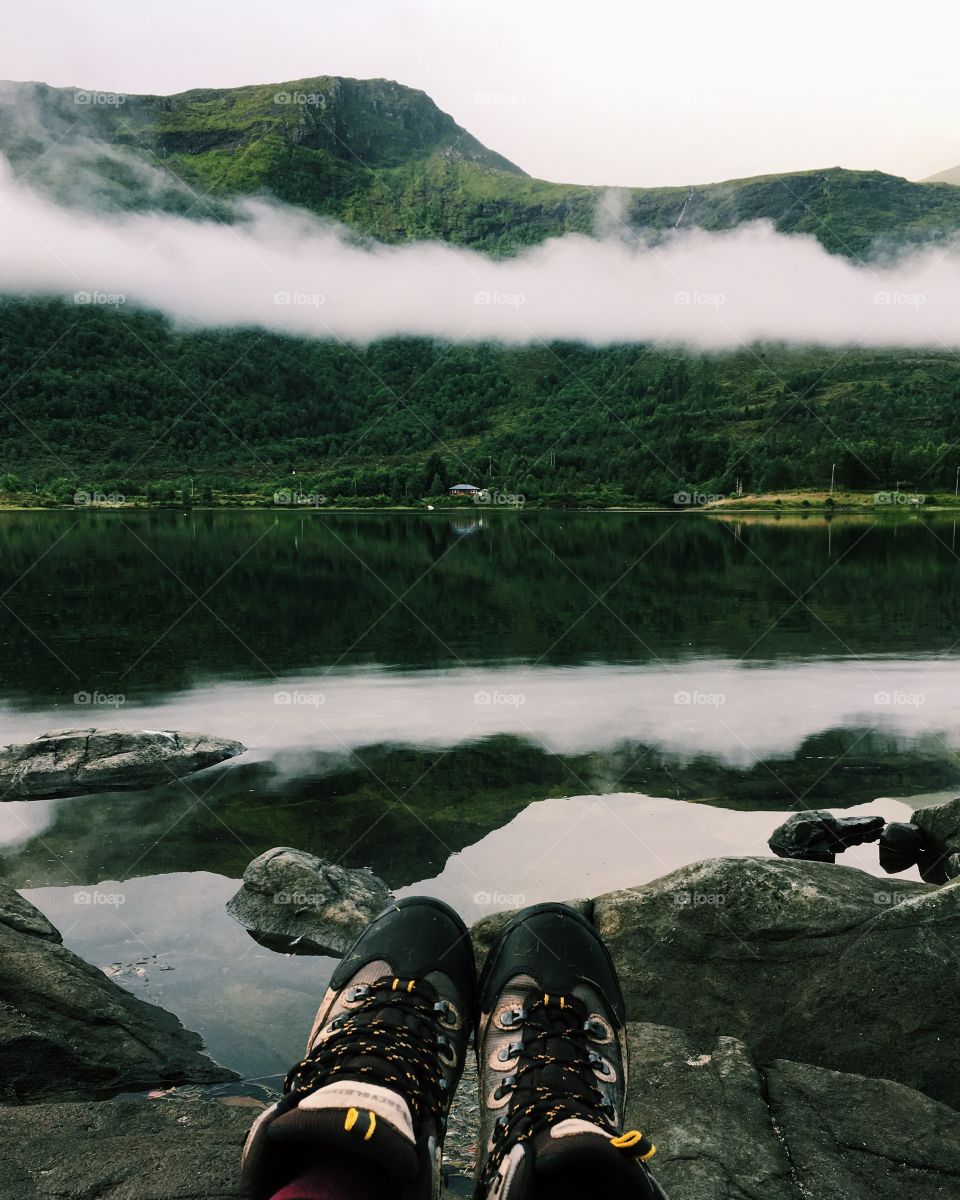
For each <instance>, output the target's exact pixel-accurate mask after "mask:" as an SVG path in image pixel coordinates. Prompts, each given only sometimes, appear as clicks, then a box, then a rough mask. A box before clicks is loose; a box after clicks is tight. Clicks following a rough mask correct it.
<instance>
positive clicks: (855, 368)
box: [0, 300, 960, 504]
mask: <svg viewBox="0 0 960 1200" xmlns="http://www.w3.org/2000/svg"><path fill="white" fill-rule="evenodd" d="M0 321H2V328H3V331H4V337H3V340H2V343H0V395H2V396H3V401H2V404H0V491H8V492H24V493H26V492H29V493H33V494H35V495H36V494H38V493H39V494H41V495H43V496H47V497H53V498H55V499H57V500H61V501H62V500H63V499H64V498H65V497H69V496H70V494H72V492H73V491H74V490H76V488H77V487H78V486H81V485H82V486H83V487H84V488H86V489H87V490H96V491H102V492H106V493H120V494H123V495H126V496H129V495H144V494H147V489H148V488H149V489H150V492H149V495H150V497H151V498H152V499H155V500H159V501H167V502H173V501H181V500H184V499H186V500H190V499H193V500H194V502H200V503H202V502H204V500H205V499H209V498H210V497H211V496H212V495H213V494H214V493H215V492H218V491H224V490H227V491H243V490H254V491H259V492H261V493H262V494H263V495H264V496H272V494H273V493H274V492H275V491H281V492H283V493H289V494H290V495H291V497H293V496H294V495H296V497H297V500H295V501H294V500H293V499H291V502H292V503H293V502H299V503H303V502H305V501H304V500H303V497H304V496H307V497H310V496H312V497H316V496H323V497H325V498H326V499H327V501H336V499H337V498H338V497H340V498H343V499H344V500H350V501H351V502H357V503H381V502H382V503H387V502H389V501H393V502H394V503H403V502H407V501H412V500H417V499H419V498H421V497H423V496H425V495H438V494H442V493H443V492H444V491H445V490H446V489H447V487H449V486H450V484H452V483H456V482H459V481H460V480H466V481H468V482H471V483H473V482H475V483H477V484H484V485H487V486H490V487H491V488H495V489H500V490H501V491H503V492H506V493H510V494H515V495H516V494H519V495H524V496H526V497H527V498H528V499H532V500H539V501H543V502H546V503H551V502H553V503H565V502H569V501H571V500H579V501H580V502H581V503H597V504H617V503H624V502H632V501H637V500H652V501H668V500H670V499H671V498H672V497H673V496H674V494H675V493H677V492H680V491H686V492H694V491H700V492H708V493H723V494H726V493H729V492H730V491H732V490H733V489H734V488H735V487H736V484H737V481H738V480H740V481H741V482H742V483H743V485H744V487H745V488H746V489H747V490H752V491H756V490H760V489H784V488H791V487H825V486H827V485H828V484H829V481H830V475H831V470H832V469H833V466H834V464H836V481H837V484H838V485H840V486H842V487H847V488H858V489H868V490H888V489H892V488H894V487H895V486H896V485H897V483H899V484H900V486H901V487H910V488H914V489H917V490H920V491H924V492H930V491H935V490H941V491H942V490H949V491H951V492H952V490H953V487H954V482H955V475H956V468H957V464H958V462H960V453H958V451H957V450H956V449H955V447H956V446H957V444H958V442H960V405H958V400H960V370H958V367H957V364H956V360H955V358H954V357H953V356H951V355H948V354H945V353H935V352H932V351H930V352H926V351H850V352H847V353H846V354H843V355H839V354H837V353H836V352H832V351H825V350H817V349H787V348H783V347H766V348H763V349H762V350H761V351H760V352H759V353H757V352H755V351H753V350H750V351H743V352H740V353H735V354H724V355H696V354H689V353H680V352H667V351H651V350H650V349H649V348H647V347H644V346H634V345H629V346H611V347H608V348H604V349H594V348H590V347H586V346H583V345H576V344H554V345H550V346H543V345H538V346H532V347H528V348H515V347H514V348H505V347H499V346H492V345H484V344H462V345H457V346H454V347H451V346H449V345H443V344H439V343H434V342H431V341H428V340H425V339H388V340H384V341H380V342H376V343H373V344H372V345H370V346H366V347H360V346H354V347H345V346H343V345H341V344H339V343H334V342H322V341H308V340H298V339H294V338H289V337H283V336H278V335H275V334H269V335H264V334H262V333H259V332H255V331H232V332H211V331H206V332H185V331H178V330H175V329H173V328H171V326H169V325H168V324H167V323H166V322H165V321H163V320H161V319H160V318H157V317H154V316H151V315H148V314H143V313H135V312H123V313H118V312H115V311H107V310H102V309H96V308H93V307H91V308H86V309H82V310H78V309H77V308H75V307H73V306H70V305H66V304H63V303H60V302H58V301H30V302H26V301H16V300H8V301H5V302H3V303H0ZM191 480H192V481H193V482H192V483H191ZM291 485H293V487H292V489H291ZM325 502H326V501H325Z"/></svg>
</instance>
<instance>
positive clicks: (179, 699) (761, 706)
mask: <svg viewBox="0 0 960 1200" xmlns="http://www.w3.org/2000/svg"><path fill="white" fill-rule="evenodd" d="M958 683H960V659H956V658H952V659H950V658H948V659H874V660H864V659H858V660H856V661H850V660H847V661H843V660H841V661H837V660H828V659H821V660H811V661H808V662H801V663H791V664H789V665H780V664H772V665H767V664H756V665H750V666H744V665H742V664H740V663H738V662H733V661H727V660H722V659H720V660H717V659H713V660H692V661H690V662H679V663H669V664H666V665H663V666H655V667H649V666H610V665H598V666H583V667H552V666H551V667H533V668H528V667H524V666H522V665H518V666H498V667H496V668H490V669H485V668H483V667H476V668H464V669H462V670H455V671H419V672H391V671H386V670H380V669H376V668H371V669H356V670H349V671H344V672H341V673H339V674H333V673H330V674H326V673H324V672H322V671H321V672H317V673H316V674H313V675H297V676H283V677H277V678H275V679H270V680H269V681H262V680H253V681H243V682H225V683H222V684H216V685H213V686H208V687H200V688H196V689H193V690H191V691H187V692H182V693H180V694H179V695H177V696H174V697H172V698H171V699H170V700H169V701H168V702H167V703H165V704H163V705H157V706H139V707H138V706H136V705H135V704H133V703H132V702H129V701H128V703H127V705H126V707H125V709H124V711H123V723H124V724H125V725H128V726H131V727H134V726H144V727H146V728H163V729H181V730H199V731H202V732H204V733H209V734H213V735H216V736H222V737H229V738H237V739H239V740H240V741H242V742H244V744H245V745H247V746H249V747H250V750H249V752H248V753H247V754H246V755H244V756H243V758H241V759H238V760H237V761H238V762H242V763H246V762H251V761H253V760H255V759H257V758H266V757H270V756H271V755H272V753H274V752H275V751H277V750H281V749H285V750H298V749H312V750H330V751H341V752H342V751H344V750H347V749H353V748H357V747H360V746H365V745H369V744H371V743H372V742H398V743H409V744H414V745H420V746H441V747H447V746H452V745H455V744H456V743H457V742H461V741H464V740H465V739H469V738H479V737H484V736H487V735H490V734H494V733H512V734H515V735H517V736H518V737H528V738H534V739H535V740H537V741H538V742H540V743H542V744H543V745H544V746H545V747H547V748H548V749H549V750H552V751H555V752H558V753H579V752H584V751H589V750H603V749H605V748H609V747H612V746H615V745H617V744H618V743H620V742H623V741H642V742H646V743H649V744H651V745H656V746H658V747H659V749H660V750H662V751H663V752H665V753H670V754H676V755H679V756H681V757H683V756H686V755H691V756H692V755H694V754H703V755H708V756H710V757H713V758H716V759H717V760H719V761H721V762H723V763H725V764H728V765H731V766H749V765H751V764H752V763H754V762H757V761H758V760H760V759H763V758H766V757H769V756H771V755H790V754H791V753H793V752H794V751H795V750H796V749H797V747H798V746H800V745H801V743H802V742H803V741H804V740H805V739H806V738H808V737H810V736H812V735H814V734H817V733H822V732H824V731H825V730H829V729H839V728H843V727H854V726H856V727H859V728H863V729H868V728H875V729H877V730H878V731H880V732H883V733H886V734H889V735H893V736H903V737H904V738H910V737H918V736H921V735H923V734H929V733H931V732H936V733H938V734H940V735H942V736H943V737H944V739H945V741H946V743H947V744H948V745H949V746H951V747H955V746H956V745H957V744H958V742H960V730H958V726H957V715H956V693H957V685H958ZM278 689H280V690H285V691H288V692H304V693H307V692H309V693H317V692H322V694H323V696H324V704H323V706H322V708H320V707H317V706H309V705H300V706H296V705H289V706H278V705H277V704H276V703H275V701H274V697H275V695H276V693H277V691H278ZM478 689H486V690H488V691H491V692H493V691H496V692H498V693H504V694H511V695H522V696H523V697H524V703H523V705H522V706H510V705H478V704H476V703H475V701H474V697H475V696H476V694H477V691H478ZM678 695H682V696H686V697H689V698H690V700H689V702H688V703H678V702H677V699H676V697H677V696H678ZM878 695H890V696H901V695H903V696H917V695H921V696H922V697H923V703H922V704H919V703H918V704H906V703H903V704H894V703H890V704H879V703H878V702H877V700H876V697H877V696H878ZM698 698H713V700H714V701H715V702H713V703H707V702H703V703H697V702H694V700H695V699H698ZM720 698H722V702H720ZM3 715H4V718H5V719H4V726H5V729H6V730H7V731H8V732H7V736H8V738H9V740H11V741H14V740H27V739H28V738H31V737H34V736H36V734H37V732H38V731H39V730H42V729H44V728H49V727H50V725H51V723H53V724H58V723H59V724H60V725H63V715H62V713H60V714H59V715H58V714H57V713H56V712H55V711H53V712H50V711H47V712H35V713H33V714H29V713H26V714H25V713H14V712H12V711H8V712H7V713H5V714H3Z"/></svg>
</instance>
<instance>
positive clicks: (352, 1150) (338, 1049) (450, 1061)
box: [242, 897, 476, 1200]
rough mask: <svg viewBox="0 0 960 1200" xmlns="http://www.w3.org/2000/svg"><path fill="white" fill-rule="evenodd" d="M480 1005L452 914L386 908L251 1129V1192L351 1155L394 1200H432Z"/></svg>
mask: <svg viewBox="0 0 960 1200" xmlns="http://www.w3.org/2000/svg"><path fill="white" fill-rule="evenodd" d="M475 1003H476V967H475V964H474V957H473V948H472V946H471V944H470V937H469V934H468V933H467V929H466V926H465V925H464V924H463V922H462V921H461V920H460V918H459V917H458V916H457V914H456V913H455V912H454V911H453V909H451V908H448V907H447V905H445V904H444V903H442V901H439V900H433V899H429V898H421V897H407V898H406V899H403V900H400V901H398V902H397V903H395V904H393V905H391V906H390V908H388V909H387V910H386V911H385V912H384V913H382V914H381V915H380V916H379V917H377V918H376V920H374V921H373V922H371V924H370V925H369V926H368V927H367V929H366V930H365V931H364V933H363V934H362V935H361V937H360V939H359V940H358V941H357V943H356V944H355V945H354V947H353V949H352V950H351V951H350V952H349V953H348V954H347V956H346V957H345V958H344V959H343V961H342V962H341V963H340V965H339V967H338V968H337V970H336V971H335V973H334V975H333V978H332V979H331V981H330V987H329V988H328V990H327V993H326V995H325V996H324V998H323V1002H322V1003H321V1005H320V1010H319V1012H318V1013H317V1018H316V1021H315V1022H314V1026H313V1030H312V1031H311V1034H310V1038H309V1041H308V1042H307V1053H306V1057H305V1058H304V1059H303V1060H302V1061H301V1062H300V1063H298V1064H297V1065H296V1066H295V1067H294V1068H293V1069H292V1070H291V1071H290V1074H289V1075H288V1076H287V1079H286V1083H285V1085H284V1095H283V1097H282V1098H281V1099H280V1100H278V1101H277V1102H276V1103H275V1104H273V1105H271V1107H270V1108H268V1109H266V1110H265V1111H264V1112H263V1113H261V1115H260V1116H259V1117H258V1119H257V1120H256V1122H255V1123H254V1125H253V1127H252V1129H251V1130H250V1133H249V1135H248V1137H247V1142H246V1145H245V1147H244V1153H243V1172H242V1179H243V1189H244V1195H246V1196H248V1197H251V1200H268V1198H269V1197H271V1196H273V1195H274V1194H275V1193H276V1192H278V1191H279V1190H280V1189H281V1188H283V1187H285V1186H286V1185H287V1184H289V1183H291V1182H292V1181H294V1180H298V1179H300V1178H301V1177H303V1176H304V1175H306V1174H309V1173H314V1174H315V1173H316V1172H317V1169H318V1168H322V1166H323V1164H324V1162H329V1163H330V1164H331V1167H332V1168H333V1167H336V1168H337V1169H339V1168H340V1167H341V1166H342V1164H343V1163H344V1161H345V1160H346V1161H347V1162H353V1163H357V1161H358V1160H360V1161H361V1162H366V1163H368V1164H369V1168H370V1170H372V1171H374V1172H383V1173H384V1176H383V1177H384V1179H385V1180H386V1181H388V1182H389V1185H390V1191H391V1194H392V1195H395V1196H397V1197H398V1200H399V1198H402V1200H420V1198H421V1197H423V1198H425V1200H426V1198H427V1197H433V1196H434V1195H436V1194H437V1191H438V1177H439V1171H440V1155H441V1150H442V1146H443V1137H444V1133H445V1130H446V1121H447V1114H448V1111H449V1107H450V1101H451V1099H452V1097H453V1092H454V1089H455V1088H456V1085H457V1082H458V1081H459V1079H460V1075H461V1072H462V1071H463V1064H464V1059H465V1056H466V1047H467V1041H468V1038H469V1036H470V1032H471V1029H472V1024H473V1020H472V1018H473V1013H474V1007H475ZM364 1170H366V1167H365V1168H364Z"/></svg>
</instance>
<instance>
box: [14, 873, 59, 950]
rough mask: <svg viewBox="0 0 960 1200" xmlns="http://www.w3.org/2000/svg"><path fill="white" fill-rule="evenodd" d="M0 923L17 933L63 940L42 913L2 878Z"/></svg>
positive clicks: (54, 940)
mask: <svg viewBox="0 0 960 1200" xmlns="http://www.w3.org/2000/svg"><path fill="white" fill-rule="evenodd" d="M0 925H8V926H9V927H10V928H11V929H15V930H16V931H17V932H18V933H28V934H31V935H32V936H33V937H38V938H44V939H45V940H46V941H49V942H62V941H63V938H62V937H61V936H60V931H59V930H58V929H55V928H54V926H53V925H51V924H50V922H49V921H48V920H47V918H46V917H45V916H44V915H43V913H42V912H41V911H40V910H39V909H38V908H34V907H33V905H32V904H31V903H30V901H29V900H24V898H23V897H22V896H21V895H20V893H19V892H18V891H15V890H14V889H13V888H12V887H10V886H9V885H8V884H6V883H4V882H3V880H0Z"/></svg>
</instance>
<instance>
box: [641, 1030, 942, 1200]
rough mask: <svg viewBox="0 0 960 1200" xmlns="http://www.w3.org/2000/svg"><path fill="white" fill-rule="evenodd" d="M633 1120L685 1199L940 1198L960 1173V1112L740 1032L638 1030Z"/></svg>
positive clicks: (660, 1170)
mask: <svg viewBox="0 0 960 1200" xmlns="http://www.w3.org/2000/svg"><path fill="white" fill-rule="evenodd" d="M627 1039H628V1043H629V1046H630V1057H631V1060H632V1062H633V1063H634V1067H635V1070H634V1072H633V1074H632V1077H631V1083H630V1096H629V1102H628V1106H627V1121H626V1128H637V1129H643V1130H645V1131H647V1132H648V1133H649V1135H650V1137H651V1138H652V1140H653V1141H654V1143H655V1144H656V1146H657V1153H656V1155H655V1157H654V1159H653V1162H652V1164H651V1165H652V1166H653V1168H654V1171H655V1174H656V1176H657V1178H658V1180H659V1181H660V1183H661V1185H662V1186H663V1187H664V1189H665V1190H666V1192H667V1193H668V1194H669V1195H672V1196H674V1195H675V1196H682V1197H683V1198H684V1200H729V1198H730V1197H747V1196H749V1197H758V1198H759V1197H762V1198H763V1200H804V1198H805V1197H806V1198H809V1197H814V1196H815V1197H816V1198H817V1200H902V1198H903V1197H904V1196H910V1197H912V1198H915V1200H934V1198H935V1197H936V1198H937V1200H940V1198H941V1197H945V1196H948V1195H952V1194H953V1189H954V1188H955V1187H956V1181H957V1178H958V1174H960V1114H958V1113H956V1112H955V1111H954V1110H953V1109H951V1108H948V1107H947V1106H946V1105H944V1104H939V1103H937V1102H936V1101H933V1100H931V1099H929V1098H928V1097H927V1096H924V1095H922V1094H921V1093H919V1092H916V1091H914V1090H912V1089H910V1088H907V1087H904V1086H903V1085H901V1084H897V1083H892V1082H890V1081H888V1080H886V1079H873V1078H865V1077H864V1076H862V1075H855V1074H843V1073H840V1072H836V1071H828V1070H825V1069H823V1068H821V1067H815V1066H810V1065H809V1064H804V1063H797V1062H790V1061H784V1060H775V1061H773V1062H771V1063H770V1065H769V1066H768V1067H767V1068H766V1069H762V1070H759V1069H758V1068H757V1066H756V1064H755V1062H754V1060H753V1057H752V1056H751V1054H750V1052H749V1050H748V1049H747V1047H746V1046H745V1045H744V1044H743V1042H741V1041H738V1040H737V1039H735V1038H731V1037H724V1036H719V1037H717V1038H711V1037H701V1036H698V1035H695V1034H690V1033H684V1032H681V1031H680V1030H678V1029H674V1028H668V1027H664V1026H660V1025H652V1024H645V1023H639V1022H637V1023H632V1024H630V1025H629V1026H628V1027H627Z"/></svg>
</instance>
